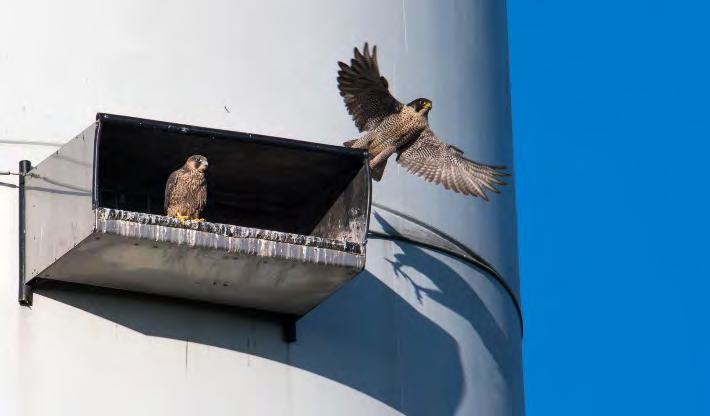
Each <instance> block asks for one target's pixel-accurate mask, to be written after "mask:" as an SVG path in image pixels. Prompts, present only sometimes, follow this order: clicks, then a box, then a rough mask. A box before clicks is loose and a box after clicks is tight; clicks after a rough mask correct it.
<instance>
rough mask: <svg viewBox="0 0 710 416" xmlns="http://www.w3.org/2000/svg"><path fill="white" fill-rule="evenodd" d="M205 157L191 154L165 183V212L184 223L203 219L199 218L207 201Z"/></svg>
mask: <svg viewBox="0 0 710 416" xmlns="http://www.w3.org/2000/svg"><path fill="white" fill-rule="evenodd" d="M207 165H208V163H207V158H206V157H204V156H201V155H193V156H190V157H189V158H187V161H186V162H185V164H184V165H183V166H182V167H181V168H180V169H178V170H176V171H175V172H173V173H171V174H170V176H169V177H168V182H167V183H166V184H165V212H166V214H167V215H168V216H169V217H175V218H177V219H178V220H180V222H181V223H184V222H185V221H186V220H195V221H204V220H203V219H202V218H200V214H201V213H202V210H203V209H204V208H205V203H206V202H207V183H206V182H205V170H207Z"/></svg>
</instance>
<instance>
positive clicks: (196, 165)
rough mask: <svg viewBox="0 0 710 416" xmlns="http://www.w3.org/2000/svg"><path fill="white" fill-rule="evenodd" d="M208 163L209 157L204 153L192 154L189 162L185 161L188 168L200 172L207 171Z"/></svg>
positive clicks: (188, 159)
mask: <svg viewBox="0 0 710 416" xmlns="http://www.w3.org/2000/svg"><path fill="white" fill-rule="evenodd" d="M208 165H209V163H207V158H206V157H204V156H202V155H192V156H190V157H188V158H187V162H185V166H186V167H187V168H188V169H190V170H197V171H200V172H204V171H206V170H207V166H208Z"/></svg>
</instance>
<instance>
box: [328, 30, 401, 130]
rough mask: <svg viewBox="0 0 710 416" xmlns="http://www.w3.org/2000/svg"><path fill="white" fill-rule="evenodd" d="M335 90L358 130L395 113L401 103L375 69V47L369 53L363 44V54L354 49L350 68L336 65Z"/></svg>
mask: <svg viewBox="0 0 710 416" xmlns="http://www.w3.org/2000/svg"><path fill="white" fill-rule="evenodd" d="M338 65H339V66H340V71H338V89H339V90H340V95H341V96H342V97H343V100H345V106H346V107H347V108H348V112H349V113H350V114H351V115H352V116H353V120H354V121H355V125H356V126H357V128H358V129H359V130H360V131H364V130H368V128H369V127H368V123H370V122H372V121H376V120H380V119H382V118H383V117H385V116H388V115H390V114H395V113H398V112H399V111H400V110H401V109H402V106H403V104H402V103H400V102H399V101H397V99H396V98H394V97H393V96H392V94H390V92H389V89H388V84H387V79H385V77H383V76H381V75H380V70H379V68H378V67H377V46H373V47H372V53H370V50H369V48H368V45H367V43H365V47H364V48H363V52H362V53H360V51H359V50H358V49H357V48H355V57H354V58H353V59H351V60H350V65H349V66H348V65H347V64H345V63H343V62H338Z"/></svg>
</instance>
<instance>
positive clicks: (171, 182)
mask: <svg viewBox="0 0 710 416" xmlns="http://www.w3.org/2000/svg"><path fill="white" fill-rule="evenodd" d="M178 176H180V170H176V171H175V172H173V173H171V174H170V176H168V181H167V182H166V183H165V202H163V207H164V208H165V211H167V210H168V206H169V205H170V196H171V195H172V194H173V190H174V189H175V184H176V183H177V181H178Z"/></svg>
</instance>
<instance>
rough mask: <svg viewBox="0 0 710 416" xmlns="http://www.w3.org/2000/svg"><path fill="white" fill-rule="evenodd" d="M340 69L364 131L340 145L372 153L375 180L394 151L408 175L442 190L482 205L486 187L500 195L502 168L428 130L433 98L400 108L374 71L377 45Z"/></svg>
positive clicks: (350, 109) (342, 84)
mask: <svg viewBox="0 0 710 416" xmlns="http://www.w3.org/2000/svg"><path fill="white" fill-rule="evenodd" d="M338 65H339V66H340V71H338V89H339V90H340V95H341V96H342V97H343V99H344V100H345V106H346V107H347V108H348V112H349V113H350V114H351V115H352V116H353V120H354V121H355V125H356V126H357V128H358V129H359V130H360V132H361V133H362V135H361V136H360V137H359V138H357V139H355V140H349V141H347V142H345V143H344V145H345V146H347V147H354V148H358V149H367V150H368V151H369V152H370V168H371V169H372V177H373V178H374V179H375V180H376V181H379V180H380V179H382V174H383V173H384V171H385V166H386V165H387V158H389V157H390V156H391V155H392V154H393V153H395V152H397V162H399V163H400V164H401V165H402V166H404V167H405V168H406V169H407V171H409V172H411V173H414V174H416V175H419V176H422V177H423V178H424V179H425V180H427V181H429V182H434V183H437V184H439V183H440V184H442V185H444V187H445V188H446V189H452V190H454V191H455V192H460V193H463V194H465V195H473V196H477V197H480V198H483V199H484V200H486V201H488V196H487V195H486V189H487V190H489V191H492V192H495V193H500V191H499V190H498V189H496V185H505V182H503V181H502V180H500V178H499V177H501V176H509V175H508V174H507V173H505V172H504V171H503V170H504V169H505V167H504V166H491V165H484V164H482V163H478V162H474V161H473V160H470V159H467V158H465V157H464V155H463V151H462V150H461V149H459V148H457V147H455V146H452V145H449V144H446V143H445V142H443V141H442V140H441V139H440V138H439V137H437V135H436V134H435V133H434V132H433V131H432V130H431V128H430V127H429V118H428V117H429V110H431V107H432V103H431V100H428V99H426V98H418V99H416V100H414V101H412V102H411V103H409V104H407V105H404V104H402V103H401V102H399V101H398V100H397V99H395V98H394V97H393V96H392V95H391V94H390V92H389V90H388V84H387V79H385V77H383V76H381V75H380V70H379V68H378V67H377V47H376V46H374V47H373V48H372V53H370V51H369V48H368V45H367V43H365V47H364V48H363V52H362V53H360V51H359V50H358V49H357V48H355V57H354V58H353V59H352V60H351V61H350V65H347V64H345V63H343V62H338Z"/></svg>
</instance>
